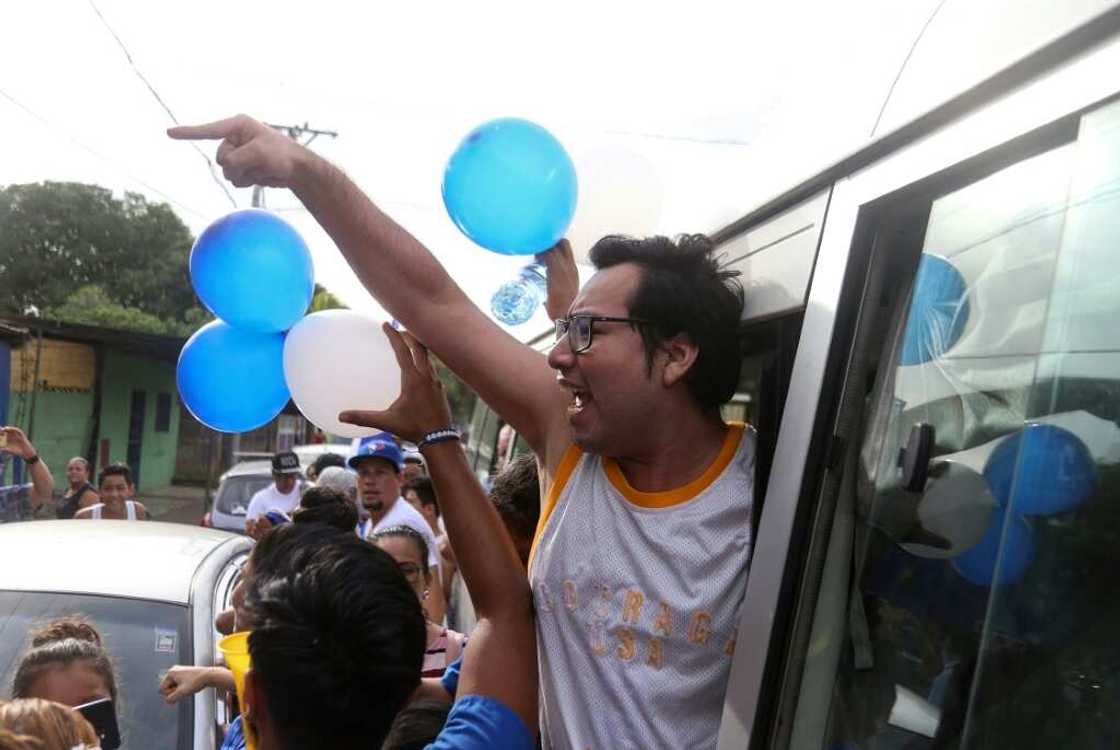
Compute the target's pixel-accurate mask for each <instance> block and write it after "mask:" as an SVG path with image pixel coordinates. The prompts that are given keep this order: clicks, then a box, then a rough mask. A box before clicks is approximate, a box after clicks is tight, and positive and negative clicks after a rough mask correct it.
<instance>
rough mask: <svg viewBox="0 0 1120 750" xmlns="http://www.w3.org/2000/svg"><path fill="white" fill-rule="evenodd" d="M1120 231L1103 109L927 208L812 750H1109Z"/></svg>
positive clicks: (1119, 468) (1117, 160)
mask: <svg viewBox="0 0 1120 750" xmlns="http://www.w3.org/2000/svg"><path fill="white" fill-rule="evenodd" d="M1117 237H1120V105H1117V104H1114V105H1110V106H1108V107H1105V108H1103V109H1101V110H1099V111H1097V112H1095V113H1092V114H1090V115H1088V116H1086V117H1085V118H1084V119H1083V121H1082V125H1081V128H1080V132H1079V137H1078V140H1077V141H1076V142H1075V143H1072V144H1069V145H1068V146H1064V147H1062V148H1058V149H1055V150H1053V151H1050V152H1047V153H1045V154H1042V155H1040V156H1037V157H1034V158H1032V159H1029V160H1027V161H1024V162H1022V163H1020V164H1017V165H1015V166H1012V167H1010V168H1008V169H1005V170H1003V171H1001V172H999V173H997V174H995V175H993V176H991V177H989V178H987V179H985V180H982V181H980V182H978V183H975V184H973V185H970V186H968V187H966V188H963V189H961V190H959V191H957V192H955V193H953V194H951V195H946V196H944V197H942V198H940V199H938V200H936V201H934V203H933V205H932V207H931V210H930V215H929V223H928V228H927V231H926V235H925V241H924V244H923V259H922V263H921V265H920V266H919V269H918V273H917V277H916V279H915V283H914V287H913V291H912V293H911V298H910V301H909V305H908V310H907V314H906V319H905V320H904V321H900V322H899V325H898V327H897V331H898V334H897V336H896V340H895V341H894V342H893V343H892V347H893V349H892V351H893V359H892V361H893V362H894V366H893V367H892V368H890V369H889V371H888V372H881V373H880V376H879V379H878V382H877V384H876V390H875V393H874V394H873V399H872V401H871V404H872V409H871V412H870V414H869V416H868V418H867V421H866V424H867V427H866V430H865V440H864V444H863V446H862V454H861V461H860V464H861V477H860V482H859V484H860V490H859V491H858V492H857V493H856V496H855V497H854V499H853V500H854V502H853V506H854V508H855V514H856V530H855V533H854V540H853V542H854V543H853V545H852V549H853V554H854V558H855V559H854V568H853V569H854V571H855V575H856V578H855V586H854V587H853V596H852V597H851V598H850V599H849V600H848V608H849V613H848V617H847V618H846V619H847V621H848V627H847V630H846V637H845V644H844V647H843V648H842V649H841V650H840V653H841V656H840V657H839V658H840V663H839V666H838V670H837V676H836V681H835V688H834V691H833V696H832V706H831V709H830V710H828V711H827V712H826V715H827V717H828V718H827V730H826V739H825V742H824V743H823V746H824V747H829V748H832V747H858V748H861V749H863V750H867V749H869V748H943V747H944V748H950V747H952V748H956V747H962V748H963V747H968V748H989V747H990V748H1003V747H1005V746H1006V747H1046V748H1051V747H1115V746H1117V745H1118V744H1120V712H1117V711H1115V710H1114V707H1115V706H1116V705H1120V641H1118V639H1117V638H1116V637H1115V634H1116V632H1117V631H1118V628H1120V597H1118V596H1117V584H1116V573H1115V568H1116V562H1117V557H1118V550H1120V502H1118V501H1117V498H1118V497H1120V427H1118V426H1117V425H1118V424H1120V324H1118V322H1117V321H1120V294H1117V292H1116V279H1117V278H1118V277H1120V253H1118V252H1117V246H1116V238H1117ZM915 424H925V425H930V426H931V427H932V429H933V434H934V440H933V446H932V451H931V452H930V455H929V456H928V457H927V458H928V459H929V460H928V466H927V465H926V463H927V462H919V464H920V465H921V466H925V468H927V469H928V475H926V474H925V473H923V475H922V476H921V477H920V480H921V481H919V482H918V484H919V486H920V489H919V490H917V491H913V490H907V489H906V488H905V483H906V480H907V479H909V478H910V477H908V476H906V475H905V471H904V468H905V466H906V461H905V458H906V451H907V450H913V449H914V444H913V443H909V442H908V441H909V440H910V438H911V434H912V429H913V426H914V425H915ZM827 595H828V594H827V593H826V592H822V600H823V599H824V598H825V597H826V596H827ZM818 616H820V615H819V614H818ZM811 656H812V655H811V654H810V657H811ZM801 708H802V707H799V716H800V715H801V713H802V712H801Z"/></svg>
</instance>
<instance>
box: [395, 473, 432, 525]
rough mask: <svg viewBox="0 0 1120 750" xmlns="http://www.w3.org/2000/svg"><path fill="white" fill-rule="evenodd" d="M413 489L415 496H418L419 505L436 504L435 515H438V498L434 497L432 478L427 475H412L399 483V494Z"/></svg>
mask: <svg viewBox="0 0 1120 750" xmlns="http://www.w3.org/2000/svg"><path fill="white" fill-rule="evenodd" d="M409 490H414V491H415V492H416V497H418V498H420V504H421V505H434V506H436V516H437V517H438V516H439V498H437V497H436V488H435V487H433V486H432V480H431V479H429V478H428V477H413V478H412V479H409V480H408V481H407V482H405V483H404V484H403V485H401V495H404V493H406V492H408V491H409Z"/></svg>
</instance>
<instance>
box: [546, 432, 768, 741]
mask: <svg viewBox="0 0 1120 750" xmlns="http://www.w3.org/2000/svg"><path fill="white" fill-rule="evenodd" d="M755 443H756V438H755V432H754V430H753V429H751V428H744V426H743V425H741V424H736V425H731V426H730V427H729V429H728V432H727V437H726V439H725V441H724V444H723V448H722V449H721V451H720V453H719V456H718V457H717V458H716V460H715V461H714V462H713V463H712V465H711V466H710V467H708V469H707V470H706V471H705V472H704V474H703V475H702V476H700V477H699V478H698V479H696V480H695V481H693V482H690V483H689V484H688V485H686V486H684V487H681V488H679V489H676V490H671V491H667V492H655V493H645V492H639V491H637V490H634V489H633V488H631V487H630V486H629V484H628V483H627V482H626V478H625V477H624V476H623V474H622V471H621V470H620V469H619V467H618V464H617V463H616V462H615V461H614V460H612V459H609V458H606V459H605V458H601V457H599V456H595V455H591V454H586V453H583V452H581V451H580V450H579V449H578V448H576V447H574V446H573V447H572V448H570V449H569V450H568V452H567V453H566V454H565V456H564V458H563V460H562V461H561V463H560V467H559V470H558V471H557V475H556V481H555V482H554V484H553V486H552V487H551V488H550V490H549V492H548V495H547V497H546V498H545V503H544V507H543V508H542V510H541V519H540V524H539V525H538V527H537V538H536V540H535V542H534V546H533V552H532V557H531V560H530V580H531V582H532V587H533V595H534V598H535V601H536V607H537V634H538V648H537V650H538V653H539V655H540V656H539V659H540V682H541V694H540V697H541V733H542V736H543V744H544V747H545V749H546V750H548V749H549V748H556V749H560V748H565V749H566V748H575V749H576V750H585V748H590V749H591V750H607V749H608V748H610V749H612V750H613V749H614V748H643V749H645V748H690V749H695V748H714V747H715V745H716V736H717V734H718V732H719V721H720V712H721V710H722V707H723V697H724V692H725V689H726V686H727V676H728V671H729V669H730V666H731V655H732V654H733V652H734V648H735V627H736V624H737V623H738V621H739V618H738V614H739V607H740V605H741V603H742V600H743V593H744V591H745V590H746V585H747V567H748V561H749V559H750V551H751V545H752V542H753V535H752V529H751V506H752V503H753V500H754V495H753V486H754V464H755Z"/></svg>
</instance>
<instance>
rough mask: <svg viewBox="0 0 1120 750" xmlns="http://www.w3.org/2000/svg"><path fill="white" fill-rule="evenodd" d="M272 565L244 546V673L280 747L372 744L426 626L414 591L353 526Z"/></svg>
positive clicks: (416, 666)
mask: <svg viewBox="0 0 1120 750" xmlns="http://www.w3.org/2000/svg"><path fill="white" fill-rule="evenodd" d="M316 527H317V528H324V527H322V526H320V525H319V524H311V525H310V526H305V527H304V528H307V529H312V528H316ZM300 533H301V532H300V525H297V524H293V525H290V526H285V527H281V528H279V529H276V530H274V531H273V532H271V533H270V534H269V535H266V537H265V539H268V538H269V537H274V539H273V546H274V547H275V546H277V545H279V546H283V545H285V543H287V542H288V541H289V540H288V539H287V538H280V539H279V540H277V539H275V537H276V536H277V535H283V536H284V537H290V536H292V535H293V534H294V535H299V534H300ZM264 541H265V540H264V539H262V540H261V543H262V544H263V543H264ZM275 551H276V550H275V549H274V550H273V552H275ZM270 556H271V555H270ZM282 567H283V568H285V570H284V571H283V572H282V574H281V575H268V574H263V573H261V572H259V571H258V568H257V562H256V555H254V564H253V574H252V578H251V580H250V582H249V584H248V587H247V591H246V597H245V606H246V609H247V610H248V613H249V616H250V618H251V621H252V622H253V630H252V634H251V635H250V636H249V654H250V656H251V657H252V660H253V675H254V676H255V680H256V684H257V685H258V686H259V687H260V689H261V692H262V693H263V697H264V701H265V703H266V705H267V707H268V715H269V717H270V719H271V721H272V722H273V724H274V726H275V730H276V736H277V737H278V739H279V741H280V743H281V746H282V747H283V748H286V749H291V750H295V748H305V747H332V748H343V749H346V748H363V749H364V748H368V747H371V746H373V747H377V746H378V745H380V743H381V742H382V740H383V739H384V737H385V735H386V733H387V732H388V731H389V727H390V725H391V724H392V721H393V717H394V716H395V715H396V714H397V712H398V711H400V709H401V708H402V707H403V706H404V705H405V703H406V702H407V701H408V698H409V696H410V695H411V694H412V692H413V691H414V690H415V689H416V687H417V685H419V684H420V668H421V664H422V662H423V658H424V648H425V641H426V629H425V625H424V615H423V612H422V611H421V609H420V602H419V600H418V599H417V598H416V592H415V591H413V590H412V588H411V587H410V586H409V585H408V582H407V581H406V580H405V578H404V575H403V574H402V573H401V572H400V570H399V569H398V568H397V564H396V563H395V562H394V561H393V558H392V557H390V556H389V555H388V554H387V553H385V552H383V551H382V550H380V549H378V548H377V547H375V546H373V545H371V544H366V543H365V542H363V541H361V540H360V539H358V537H357V536H356V535H354V533H353V532H350V533H348V534H341V533H337V532H336V533H334V538H333V539H331V540H330V541H329V542H328V543H326V544H320V545H315V544H306V543H305V544H300V545H297V549H296V550H295V553H294V556H293V559H290V560H289V561H288V562H287V564H286V565H284V566H282Z"/></svg>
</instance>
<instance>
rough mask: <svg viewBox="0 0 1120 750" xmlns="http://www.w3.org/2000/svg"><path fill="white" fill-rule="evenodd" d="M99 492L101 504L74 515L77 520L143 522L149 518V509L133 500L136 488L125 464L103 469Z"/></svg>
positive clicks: (99, 478) (112, 465) (99, 479)
mask: <svg viewBox="0 0 1120 750" xmlns="http://www.w3.org/2000/svg"><path fill="white" fill-rule="evenodd" d="M97 491H98V493H99V494H100V495H101V502H100V503H97V504H96V505H90V506H89V507H86V508H82V509H81V510H79V511H78V512H77V513H75V514H74V518H75V519H80V520H93V521H98V520H101V519H116V520H128V521H143V520H145V519H147V518H148V509H147V508H145V507H144V504H143V503H141V502H140V501H139V500H133V499H132V496H133V495H134V494H135V492H136V486H135V485H133V483H132V472H131V471H130V470H129V468H128V467H127V466H125V465H124V464H122V463H114V464H109V465H108V466H106V467H105V468H104V469H102V470H101V475H100V476H99V477H98V479H97Z"/></svg>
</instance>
